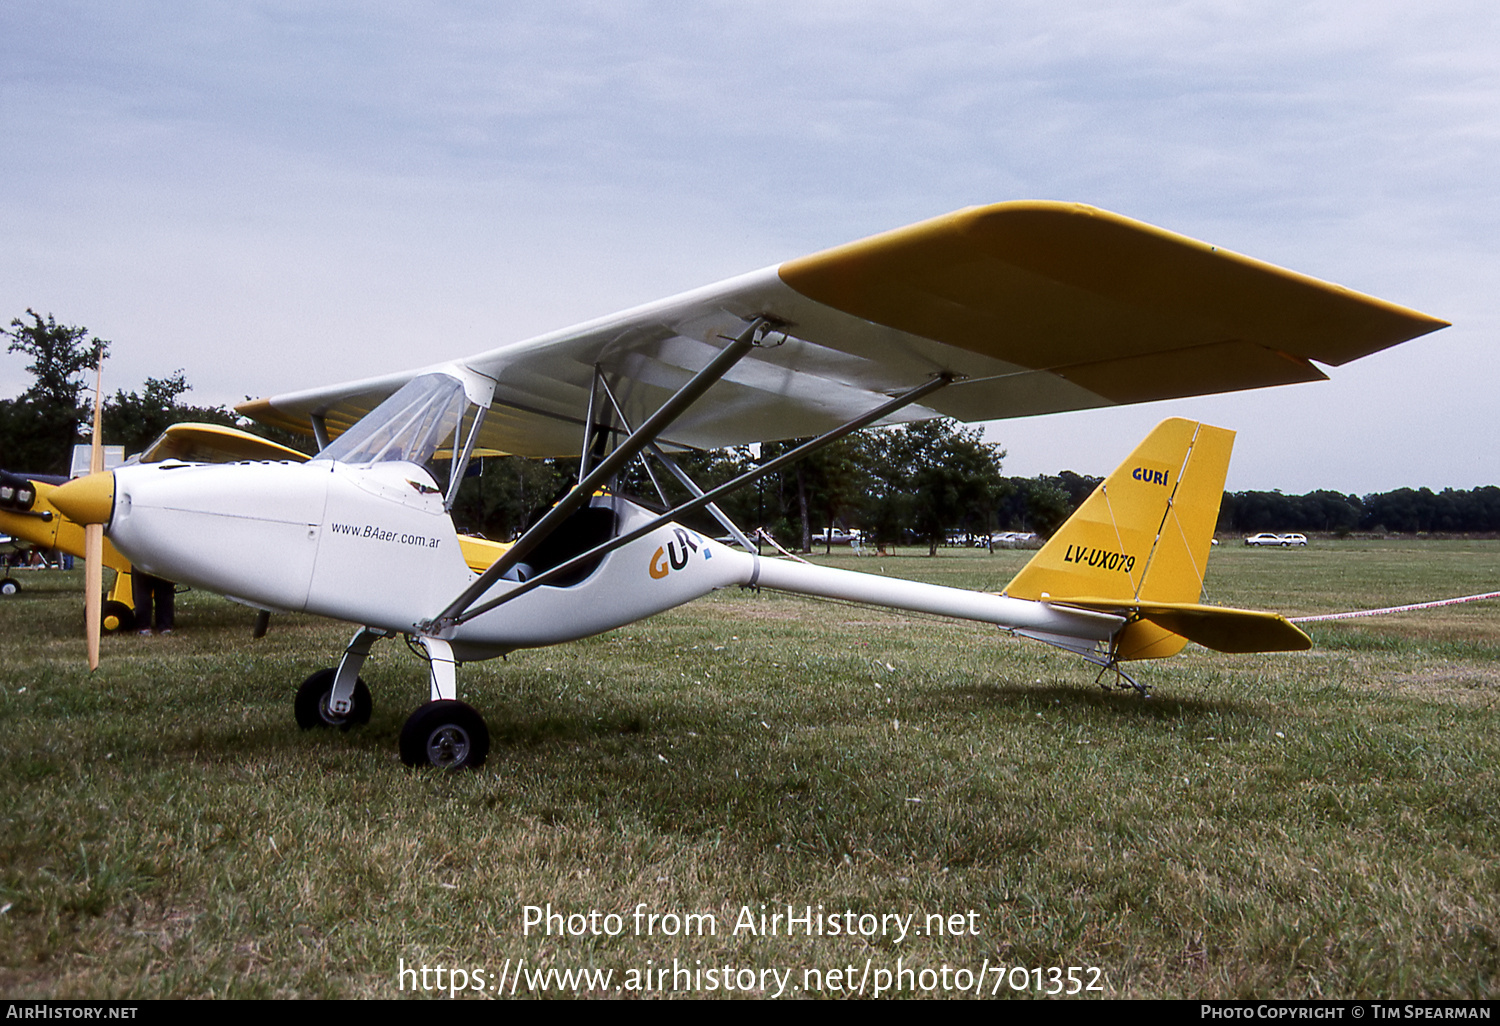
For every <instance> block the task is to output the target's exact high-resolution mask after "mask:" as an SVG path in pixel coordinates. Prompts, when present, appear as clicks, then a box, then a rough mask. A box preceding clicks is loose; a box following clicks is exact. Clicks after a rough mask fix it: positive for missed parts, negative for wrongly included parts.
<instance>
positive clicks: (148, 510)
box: [108, 460, 754, 659]
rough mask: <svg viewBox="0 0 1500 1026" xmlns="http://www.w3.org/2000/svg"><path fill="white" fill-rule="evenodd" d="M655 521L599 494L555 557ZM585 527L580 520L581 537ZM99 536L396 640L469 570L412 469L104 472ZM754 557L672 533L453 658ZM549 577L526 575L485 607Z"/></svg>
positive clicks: (424, 478) (210, 586)
mask: <svg viewBox="0 0 1500 1026" xmlns="http://www.w3.org/2000/svg"><path fill="white" fill-rule="evenodd" d="M601 518H603V519H604V520H606V521H607V522H608V529H607V531H606V532H605V533H604V536H605V537H609V536H613V535H615V534H620V533H624V532H625V531H628V530H630V529H631V528H632V527H634V526H636V525H638V524H639V523H642V522H644V521H645V520H647V519H649V518H650V514H648V513H647V512H646V511H644V510H642V509H641V508H640V507H638V506H636V505H634V504H633V503H630V502H627V501H625V500H623V499H619V498H615V497H610V496H603V495H601V496H596V497H595V498H594V499H593V504H592V506H591V507H589V509H588V511H587V515H586V517H583V518H580V519H581V520H587V521H589V526H590V528H591V530H590V532H589V533H588V536H587V537H582V538H580V540H579V542H578V544H577V545H576V546H572V547H570V546H568V544H567V542H568V540H569V536H568V532H569V531H570V530H574V528H572V527H571V525H569V524H564V526H563V527H562V528H560V529H559V531H558V532H557V538H556V540H555V542H554V544H553V545H552V546H551V547H550V548H551V550H552V551H553V552H555V553H558V554H559V555H558V556H557V557H554V559H555V561H560V558H561V557H562V556H571V555H576V554H578V553H579V552H582V551H583V550H584V548H587V547H588V543H589V541H590V539H592V538H594V537H596V536H598V535H599V533H600V532H599V530H598V527H599V521H600V519H601ZM578 530H580V531H581V530H582V526H581V525H580V527H579V528H578ZM108 533H109V536H110V538H111V539H112V540H113V541H114V543H115V545H116V546H117V547H118V548H119V549H120V551H121V552H123V553H125V554H126V555H127V556H129V557H130V558H131V559H132V560H133V561H134V562H135V564H136V565H137V566H139V567H141V568H143V569H145V570H147V571H149V572H150V573H153V574H156V575H157V576H160V577H165V578H167V579H168V580H174V581H180V582H183V583H185V584H190V585H193V586H194V587H199V588H204V589H207V590H210V591H216V592H219V593H221V594H224V595H227V596H229V597H231V598H234V599H236V600H238V601H241V602H244V603H247V604H249V605H252V606H257V607H260V608H267V609H276V610H286V611H295V612H307V613H314V614H317V615H320V616H327V617H332V618H334V619H339V620H348V621H352V622H355V623H360V624H364V625H367V626H371V627H378V628H380V629H382V630H387V631H393V632H406V633H410V632H415V631H417V630H418V629H419V625H421V624H422V623H423V622H424V621H426V620H428V619H430V618H431V617H434V616H435V615H436V614H437V613H438V612H439V611H441V610H442V609H443V608H444V607H445V606H446V605H447V604H448V603H449V602H451V601H452V600H453V598H454V596H456V595H457V594H459V593H460V592H461V591H463V589H464V588H465V587H467V586H468V585H469V584H470V583H472V582H473V581H474V580H475V578H476V577H477V576H478V575H477V574H476V572H475V571H474V570H473V569H471V568H470V566H469V565H468V564H467V563H466V562H465V559H464V556H463V553H462V552H461V550H460V548H459V541H458V534H457V531H456V530H455V528H454V526H453V521H452V519H451V518H450V517H449V515H448V514H447V513H446V512H445V511H444V509H443V495H442V492H441V491H440V490H439V489H438V487H437V485H436V482H435V481H434V480H433V478H432V476H431V475H430V474H429V473H428V472H427V471H426V470H425V469H423V468H422V467H419V466H417V465H415V464H411V463H405V462H399V461H390V462H384V463H376V464H372V465H368V466H350V465H346V464H342V463H335V462H331V461H326V460H314V461H312V462H309V463H290V462H286V463H281V462H261V463H233V464H214V465H204V464H180V463H161V464H151V465H143V466H135V467H126V468H121V469H120V470H117V471H116V472H115V498H114V509H113V513H112V515H111V517H110V522H109V525H108ZM753 559H754V557H752V556H749V555H747V554H745V553H743V552H741V551H738V550H735V549H729V548H726V547H725V546H723V545H720V544H718V543H716V542H713V541H712V540H710V539H707V538H704V537H702V536H701V535H699V534H697V533H696V532H693V531H689V530H687V529H686V528H683V527H680V526H678V525H676V524H669V525H666V526H663V527H661V528H658V529H657V530H655V531H653V532H652V533H650V534H648V535H646V536H644V537H642V538H640V539H637V540H636V541H634V542H631V543H630V544H628V545H625V546H623V547H621V548H620V549H617V550H616V551H614V552H611V553H609V554H607V555H605V556H604V557H603V558H602V559H600V560H599V561H597V563H596V564H595V565H593V566H592V567H589V568H586V571H587V572H584V573H581V574H577V575H574V576H573V577H572V578H570V579H569V583H567V584H566V585H565V586H542V587H539V588H535V589H533V590H532V591H530V592H528V593H527V594H525V595H522V596H519V597H518V598H517V599H516V600H515V601H513V602H508V603H506V604H504V605H502V606H500V607H498V608H496V609H494V610H492V611H490V612H488V613H485V614H483V615H480V616H477V617H475V618H473V619H472V620H468V621H465V622H463V623H461V624H459V625H458V626H457V627H456V628H455V629H454V631H453V633H452V636H451V638H449V640H450V641H451V642H452V644H453V646H454V650H455V654H456V655H458V657H459V658H461V659H480V658H487V657H489V656H494V655H499V654H501V653H503V652H507V651H510V650H513V649H517V648H528V647H535V646H540V645H551V644H557V643H559V642H563V641H572V640H575V639H577V638H582V637H588V636H590V635H593V634H598V633H600V632H602V631H607V630H610V629H612V628H614V627H618V626H621V625H623V624H627V623H632V622H634V621H636V620H639V619H641V618H643V617H646V616H651V615H653V614H655V613H659V612H661V611H663V610H665V609H670V608H673V607H674V606H678V605H681V604H682V603H684V602H689V601H691V600H693V599H695V598H698V597H700V596H702V595H704V594H707V593H708V592H710V591H713V590H715V589H717V588H723V587H728V586H731V585H735V584H740V583H745V582H747V581H749V579H750V577H751V576H752V571H753V566H752V561H753ZM545 569H547V566H542V565H527V566H524V567H523V568H522V573H520V574H518V575H516V579H512V580H500V581H498V582H496V583H495V585H494V586H493V587H492V588H491V589H490V590H489V591H488V592H486V594H485V595H484V600H486V601H487V600H489V599H491V598H495V597H498V596H501V595H503V594H504V593H505V592H507V591H509V590H511V589H513V588H515V587H517V586H518V585H519V584H520V583H521V581H522V580H523V579H525V577H526V576H528V575H531V574H535V573H539V572H541V571H542V570H545Z"/></svg>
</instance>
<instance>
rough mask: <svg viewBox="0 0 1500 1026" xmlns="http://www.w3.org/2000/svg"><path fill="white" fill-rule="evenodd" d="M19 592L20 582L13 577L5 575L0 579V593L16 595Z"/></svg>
mask: <svg viewBox="0 0 1500 1026" xmlns="http://www.w3.org/2000/svg"><path fill="white" fill-rule="evenodd" d="M20 592H21V582H20V581H18V580H16V579H15V578H14V577H6V578H4V579H0V595H5V596H7V597H9V596H11V595H18V594H20Z"/></svg>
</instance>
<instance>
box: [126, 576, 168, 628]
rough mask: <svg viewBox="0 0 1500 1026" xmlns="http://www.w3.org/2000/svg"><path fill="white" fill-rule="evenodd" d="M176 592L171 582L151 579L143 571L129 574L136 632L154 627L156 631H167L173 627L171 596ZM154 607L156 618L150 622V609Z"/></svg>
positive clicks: (157, 578) (151, 577)
mask: <svg viewBox="0 0 1500 1026" xmlns="http://www.w3.org/2000/svg"><path fill="white" fill-rule="evenodd" d="M176 591H177V585H175V584H173V583H172V582H171V581H165V580H162V579H161V578H160V577H153V576H151V575H150V574H148V573H146V572H145V571H144V570H140V569H135V570H132V571H131V572H130V594H131V598H132V599H134V600H135V627H136V630H141V631H143V630H147V629H149V628H151V627H153V626H154V627H155V628H156V630H157V631H169V630H171V629H172V625H173V619H174V617H173V609H172V603H173V598H172V596H173V595H174V594H175V593H176ZM153 606H155V612H156V617H155V621H154V622H153V620H152V616H151V613H152V607H153Z"/></svg>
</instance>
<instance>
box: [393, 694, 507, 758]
mask: <svg viewBox="0 0 1500 1026" xmlns="http://www.w3.org/2000/svg"><path fill="white" fill-rule="evenodd" d="M489 753H490V728H489V727H486V726H485V725H484V717H482V716H480V715H479V713H477V712H475V711H474V709H473V708H472V707H471V706H468V705H465V704H464V703H463V702H454V701H438V702H428V703H427V704H426V705H423V706H418V707H417V711H416V712H414V713H412V714H411V716H410V717H409V718H408V719H407V721H406V725H405V726H403V727H402V728H401V761H402V762H404V763H406V764H407V765H408V766H436V767H437V768H438V769H472V768H474V767H476V766H482V765H483V764H484V757H485V756H486V755H488V754H489Z"/></svg>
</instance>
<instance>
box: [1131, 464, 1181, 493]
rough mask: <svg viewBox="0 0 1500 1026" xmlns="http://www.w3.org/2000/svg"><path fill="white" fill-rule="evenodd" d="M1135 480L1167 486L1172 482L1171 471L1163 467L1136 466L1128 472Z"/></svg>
mask: <svg viewBox="0 0 1500 1026" xmlns="http://www.w3.org/2000/svg"><path fill="white" fill-rule="evenodd" d="M1130 476H1131V477H1132V478H1133V479H1135V480H1136V481H1142V482H1144V483H1146V484H1152V485H1161V486H1162V487H1163V488H1165V487H1167V486H1168V485H1170V484H1171V482H1172V472H1171V471H1170V470H1168V469H1167V468H1165V467H1136V468H1135V469H1134V470H1132V471H1131V472H1130Z"/></svg>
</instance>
